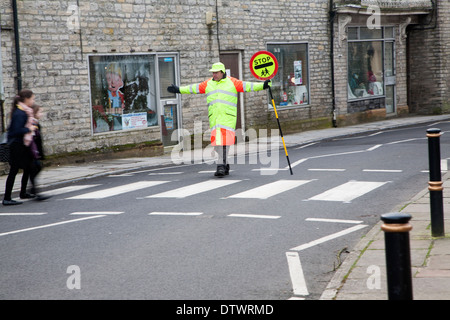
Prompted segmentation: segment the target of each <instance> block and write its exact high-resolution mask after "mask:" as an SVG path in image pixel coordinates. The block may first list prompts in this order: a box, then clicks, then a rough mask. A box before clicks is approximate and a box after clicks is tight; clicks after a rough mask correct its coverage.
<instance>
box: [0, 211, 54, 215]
mask: <svg viewBox="0 0 450 320" xmlns="http://www.w3.org/2000/svg"><path fill="white" fill-rule="evenodd" d="M43 214H47V212H9V213H8V212H5V213H0V216H41V215H43Z"/></svg>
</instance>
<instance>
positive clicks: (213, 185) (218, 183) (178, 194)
mask: <svg viewBox="0 0 450 320" xmlns="http://www.w3.org/2000/svg"><path fill="white" fill-rule="evenodd" d="M240 181H241V180H208V181H203V182H200V183H195V184H192V185H189V186H186V187H181V188H178V189H174V190H169V191H166V192H162V193H158V194H154V195H151V196H147V197H146V198H186V197H189V196H192V195H195V194H199V193H202V192H206V191H210V190H213V189H217V188H221V187H224V186H228V185H230V184H233V183H236V182H240Z"/></svg>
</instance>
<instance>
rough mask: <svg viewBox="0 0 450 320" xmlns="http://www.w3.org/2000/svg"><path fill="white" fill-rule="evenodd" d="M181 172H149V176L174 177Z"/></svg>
mask: <svg viewBox="0 0 450 320" xmlns="http://www.w3.org/2000/svg"><path fill="white" fill-rule="evenodd" d="M182 173H183V172H150V173H149V174H148V175H149V176H162V175H176V174H182Z"/></svg>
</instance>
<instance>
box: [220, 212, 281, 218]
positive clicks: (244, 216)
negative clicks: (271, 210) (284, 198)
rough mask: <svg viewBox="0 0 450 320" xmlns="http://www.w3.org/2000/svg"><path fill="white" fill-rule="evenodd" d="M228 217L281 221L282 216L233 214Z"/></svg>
mask: <svg viewBox="0 0 450 320" xmlns="http://www.w3.org/2000/svg"><path fill="white" fill-rule="evenodd" d="M228 217H238V218H256V219H279V218H281V216H269V215H259V214H241V213H232V214H229V215H228Z"/></svg>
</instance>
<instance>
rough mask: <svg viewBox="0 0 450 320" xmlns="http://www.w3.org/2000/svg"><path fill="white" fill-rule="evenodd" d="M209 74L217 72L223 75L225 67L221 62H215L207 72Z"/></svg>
mask: <svg viewBox="0 0 450 320" xmlns="http://www.w3.org/2000/svg"><path fill="white" fill-rule="evenodd" d="M209 71H210V72H218V71H222V72H223V73H225V72H226V71H225V65H224V64H223V63H222V62H216V63H214V64H213V65H212V67H211V69H210V70H209Z"/></svg>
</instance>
